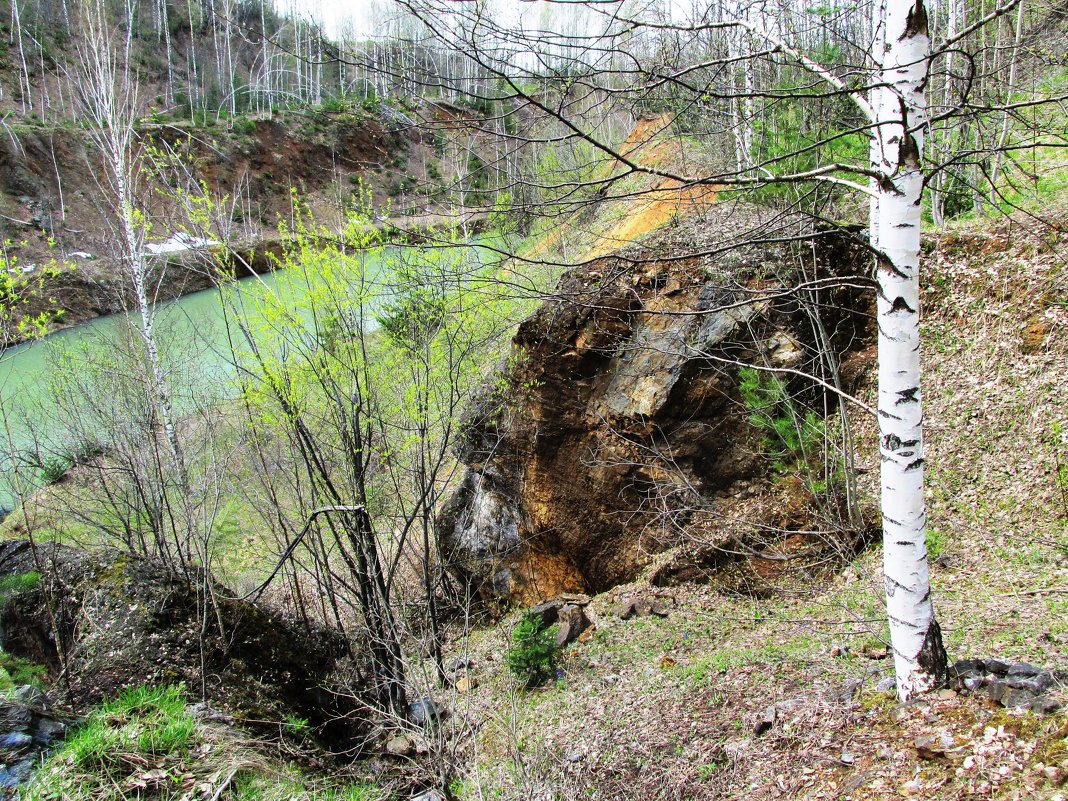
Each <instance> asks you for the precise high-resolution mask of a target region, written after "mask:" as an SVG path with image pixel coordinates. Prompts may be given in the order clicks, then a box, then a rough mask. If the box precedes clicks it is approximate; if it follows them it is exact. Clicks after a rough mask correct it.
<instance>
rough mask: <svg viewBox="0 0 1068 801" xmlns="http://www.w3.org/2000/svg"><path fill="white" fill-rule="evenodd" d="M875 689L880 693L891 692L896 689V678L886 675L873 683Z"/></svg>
mask: <svg viewBox="0 0 1068 801" xmlns="http://www.w3.org/2000/svg"><path fill="white" fill-rule="evenodd" d="M875 689H876V690H877V691H878V692H881V693H892V692H894V691H895V690H896V689H897V679H895V678H894V677H893V676H887V677H886V678H885V679H883V680H882V681H880V682H879V683H878V684H876V685H875Z"/></svg>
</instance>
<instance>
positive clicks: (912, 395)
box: [894, 387, 920, 445]
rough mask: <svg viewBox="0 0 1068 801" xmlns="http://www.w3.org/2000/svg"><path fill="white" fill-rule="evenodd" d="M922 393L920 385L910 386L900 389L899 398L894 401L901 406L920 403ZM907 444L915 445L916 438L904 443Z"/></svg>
mask: <svg viewBox="0 0 1068 801" xmlns="http://www.w3.org/2000/svg"><path fill="white" fill-rule="evenodd" d="M919 394H920V388H919V387H909V388H908V389H899V390H898V391H897V400H896V401H894V405H895V406H900V405H901V404H903V403H919V402H920V399H919V398H918V397H917V396H918V395H919ZM904 444H905V445H915V444H916V440H911V441H910V442H906V443H904Z"/></svg>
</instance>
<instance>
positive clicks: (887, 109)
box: [874, 0, 946, 701]
mask: <svg viewBox="0 0 1068 801" xmlns="http://www.w3.org/2000/svg"><path fill="white" fill-rule="evenodd" d="M884 19H885V23H886V24H885V28H884V31H885V33H884V35H883V36H882V37H881V39H882V42H883V45H882V46H883V50H882V54H881V71H880V83H881V84H882V85H883V86H885V87H886V89H885V90H877V94H878V96H879V102H878V103H877V105H876V115H877V123H878V124H877V128H878V140H879V141H878V145H879V153H878V154H877V155H878V158H879V161H880V163H879V164H876V165H874V166H875V167H876V169H877V170H878V171H879V172H880V173H882V176H883V178H882V180H881V181H880V183H879V191H878V212H877V215H878V228H877V232H876V241H877V242H878V247H879V249H880V251H881V255H880V258H879V264H878V270H877V274H878V275H877V279H878V284H879V295H878V321H879V423H880V431H881V439H880V450H881V455H882V516H883V570H884V576H885V583H886V603H887V614H888V617H889V620H890V640H891V644H892V646H893V650H894V669H895V673H896V676H897V693H898V697H899V698H900V699H901V700H902V701H904V700H907V699H909V698H910V697H912V696H913V695H915V694H917V693H922V692H925V691H927V690H929V689H931V688H932V687H935V686H937V685H938V684H940V683H941V682H942V680H943V679H944V678H945V671H946V654H945V649H944V648H943V646H942V635H941V631H940V630H939V627H938V622H937V620H936V619H935V614H934V606H933V604H932V603H931V582H930V571H929V565H928V561H927V542H926V540H927V518H926V509H925V503H924V487H923V473H924V453H923V434H922V427H923V411H922V402H921V394H920V329H919V322H920V303H919V301H920V291H919V290H920V283H919V262H920V225H921V210H922V207H921V199H922V193H923V172H922V168H921V159H922V155H923V134H924V128H925V126H926V122H927V102H926V98H925V96H924V91H925V85H926V80H927V63H928V59H929V55H930V38H929V36H928V31H927V12H926V10H925V8H924V5H923V0H886V5H885V15H884Z"/></svg>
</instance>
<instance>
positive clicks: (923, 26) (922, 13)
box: [898, 0, 927, 41]
mask: <svg viewBox="0 0 1068 801" xmlns="http://www.w3.org/2000/svg"><path fill="white" fill-rule="evenodd" d="M926 35H927V8H926V6H924V4H923V0H916V5H914V6H913V7H912V8H911V9H909V15H908V17H906V18H905V32H904V33H903V34H901V39H899V40H898V41H901V40H902V39H907V38H909V37H910V36H926Z"/></svg>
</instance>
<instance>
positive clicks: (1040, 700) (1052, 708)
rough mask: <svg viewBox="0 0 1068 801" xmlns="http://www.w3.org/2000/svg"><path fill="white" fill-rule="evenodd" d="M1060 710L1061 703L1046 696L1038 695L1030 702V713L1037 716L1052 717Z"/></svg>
mask: <svg viewBox="0 0 1068 801" xmlns="http://www.w3.org/2000/svg"><path fill="white" fill-rule="evenodd" d="M1060 708H1061V702H1060V701H1058V700H1057V699H1056V698H1050V697H1049V696H1048V695H1040V696H1038V697H1037V698H1035V699H1033V700H1032V701H1031V711H1032V712H1036V713H1038V714H1039V715H1052V714H1053V713H1054V712H1056V711H1057V710H1058V709H1060Z"/></svg>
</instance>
